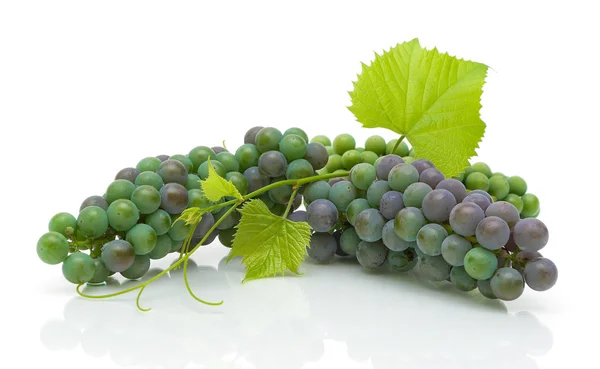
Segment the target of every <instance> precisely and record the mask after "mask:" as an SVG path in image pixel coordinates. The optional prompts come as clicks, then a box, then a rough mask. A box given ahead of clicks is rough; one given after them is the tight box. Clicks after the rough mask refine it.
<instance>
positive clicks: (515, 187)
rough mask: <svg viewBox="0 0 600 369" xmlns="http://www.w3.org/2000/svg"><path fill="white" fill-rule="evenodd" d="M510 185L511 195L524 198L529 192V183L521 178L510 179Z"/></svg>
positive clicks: (513, 177)
mask: <svg viewBox="0 0 600 369" xmlns="http://www.w3.org/2000/svg"><path fill="white" fill-rule="evenodd" d="M508 185H509V186H510V193H514V194H515V195H517V196H523V195H525V193H526V192H527V182H525V180H524V179H523V178H521V177H519V176H512V177H509V178H508Z"/></svg>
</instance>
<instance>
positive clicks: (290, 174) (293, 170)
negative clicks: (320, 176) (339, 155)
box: [286, 159, 315, 179]
mask: <svg viewBox="0 0 600 369" xmlns="http://www.w3.org/2000/svg"><path fill="white" fill-rule="evenodd" d="M314 173H315V171H314V169H313V167H312V165H310V163H309V162H308V160H306V159H296V160H294V161H292V162H291V163H290V164H289V165H288V167H287V172H286V177H287V178H288V179H301V178H307V177H311V176H313V175H314Z"/></svg>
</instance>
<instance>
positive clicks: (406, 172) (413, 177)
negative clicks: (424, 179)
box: [388, 163, 419, 192]
mask: <svg viewBox="0 0 600 369" xmlns="http://www.w3.org/2000/svg"><path fill="white" fill-rule="evenodd" d="M418 181H419V171H418V170H417V168H415V167H413V166H412V165H410V164H406V163H400V164H397V165H396V166H394V167H393V168H392V169H391V170H390V173H389V174H388V184H389V186H390V188H391V189H392V190H394V191H399V192H404V191H405V190H406V189H407V188H408V186H410V185H411V184H413V183H416V182H418Z"/></svg>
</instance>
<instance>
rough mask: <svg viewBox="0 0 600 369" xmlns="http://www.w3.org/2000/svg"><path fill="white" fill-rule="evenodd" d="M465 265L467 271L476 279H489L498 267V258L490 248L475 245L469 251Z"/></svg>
mask: <svg viewBox="0 0 600 369" xmlns="http://www.w3.org/2000/svg"><path fill="white" fill-rule="evenodd" d="M464 267H465V270H466V271H467V273H468V274H469V275H470V276H471V277H473V278H475V279H478V280H483V279H489V278H491V277H492V276H493V275H494V272H495V271H496V268H498V258H497V257H496V255H495V254H494V253H493V252H491V251H490V250H487V249H484V248H483V247H475V248H472V249H471V250H469V251H467V253H466V255H465V260H464Z"/></svg>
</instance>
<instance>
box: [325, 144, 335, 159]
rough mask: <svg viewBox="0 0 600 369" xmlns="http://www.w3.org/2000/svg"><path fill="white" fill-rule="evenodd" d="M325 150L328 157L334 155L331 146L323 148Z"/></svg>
mask: <svg viewBox="0 0 600 369" xmlns="http://www.w3.org/2000/svg"><path fill="white" fill-rule="evenodd" d="M325 150H327V155H329V156H331V155H335V151H334V150H333V146H331V145H329V146H325Z"/></svg>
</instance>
